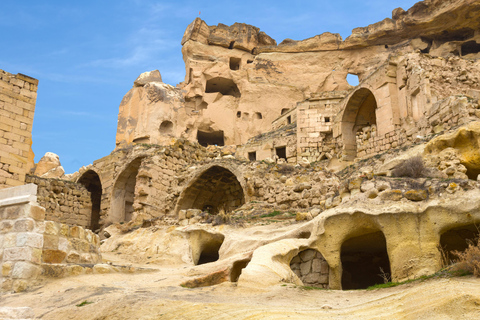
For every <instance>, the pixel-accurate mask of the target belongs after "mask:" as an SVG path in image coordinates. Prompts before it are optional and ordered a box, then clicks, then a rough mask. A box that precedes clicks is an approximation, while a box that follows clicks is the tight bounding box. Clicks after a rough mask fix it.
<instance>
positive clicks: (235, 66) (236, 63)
mask: <svg viewBox="0 0 480 320" xmlns="http://www.w3.org/2000/svg"><path fill="white" fill-rule="evenodd" d="M241 61H242V59H240V58H235V57H230V70H240V63H241Z"/></svg>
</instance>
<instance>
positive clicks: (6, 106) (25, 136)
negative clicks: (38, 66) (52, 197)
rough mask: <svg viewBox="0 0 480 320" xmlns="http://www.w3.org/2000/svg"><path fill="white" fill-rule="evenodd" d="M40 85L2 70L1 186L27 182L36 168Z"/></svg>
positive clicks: (0, 102) (0, 90)
mask: <svg viewBox="0 0 480 320" xmlns="http://www.w3.org/2000/svg"><path fill="white" fill-rule="evenodd" d="M37 86H38V80H36V79H33V78H30V77H28V76H26V75H23V74H20V73H19V74H17V75H13V74H10V73H8V72H5V71H3V70H0V147H1V148H0V189H2V188H7V187H9V186H18V185H22V184H24V183H25V175H26V174H27V173H28V172H29V170H30V169H31V168H32V167H33V158H34V156H33V152H32V150H31V145H32V124H33V115H34V112H35V102H36V99H37Z"/></svg>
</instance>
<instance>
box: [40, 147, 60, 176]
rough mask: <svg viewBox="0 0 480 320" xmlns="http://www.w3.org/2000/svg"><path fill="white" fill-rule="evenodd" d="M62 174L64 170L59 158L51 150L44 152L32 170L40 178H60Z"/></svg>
mask: <svg viewBox="0 0 480 320" xmlns="http://www.w3.org/2000/svg"><path fill="white" fill-rule="evenodd" d="M64 174H65V170H64V169H63V167H62V165H61V164H60V158H59V157H58V155H56V154H55V153H52V152H47V153H45V155H44V156H43V157H42V158H41V159H40V161H38V163H37V164H36V167H35V172H34V175H36V176H39V177H42V178H60V177H62V176H63V175H64Z"/></svg>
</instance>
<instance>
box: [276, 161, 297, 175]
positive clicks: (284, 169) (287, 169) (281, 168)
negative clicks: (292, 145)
mask: <svg viewBox="0 0 480 320" xmlns="http://www.w3.org/2000/svg"><path fill="white" fill-rule="evenodd" d="M293 171H295V167H294V166H292V165H291V164H288V163H282V164H279V165H278V172H279V173H282V174H286V173H291V172H293Z"/></svg>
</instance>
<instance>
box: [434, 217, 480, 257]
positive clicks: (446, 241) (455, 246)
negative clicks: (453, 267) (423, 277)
mask: <svg viewBox="0 0 480 320" xmlns="http://www.w3.org/2000/svg"><path fill="white" fill-rule="evenodd" d="M479 236H480V226H479V225H478V224H474V223H472V224H467V225H463V226H455V227H451V228H448V229H447V230H445V231H444V232H443V233H442V234H441V235H440V247H441V248H442V250H443V257H444V260H445V261H444V263H445V264H451V263H453V262H454V261H455V260H457V256H456V255H455V254H453V252H454V251H460V252H462V251H465V250H466V249H467V248H468V245H469V244H470V243H473V244H476V240H477V239H478V237H479Z"/></svg>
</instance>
